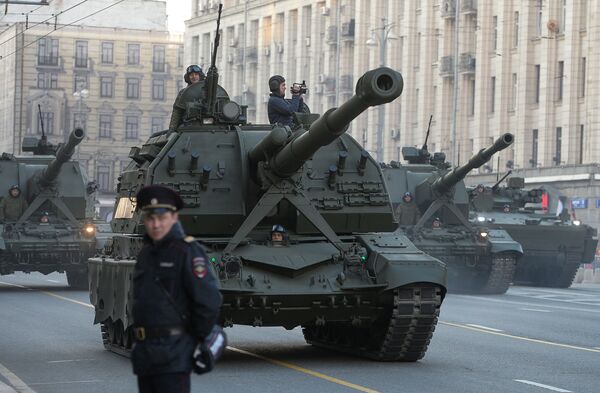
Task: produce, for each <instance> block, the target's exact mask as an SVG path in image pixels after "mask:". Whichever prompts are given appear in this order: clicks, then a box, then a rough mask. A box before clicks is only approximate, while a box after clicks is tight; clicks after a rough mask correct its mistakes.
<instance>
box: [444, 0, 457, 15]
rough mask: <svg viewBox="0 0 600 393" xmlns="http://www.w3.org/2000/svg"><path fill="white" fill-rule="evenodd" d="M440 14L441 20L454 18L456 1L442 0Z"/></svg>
mask: <svg viewBox="0 0 600 393" xmlns="http://www.w3.org/2000/svg"><path fill="white" fill-rule="evenodd" d="M440 13H441V15H442V18H454V17H455V16H456V0H443V1H442V6H441V8H440Z"/></svg>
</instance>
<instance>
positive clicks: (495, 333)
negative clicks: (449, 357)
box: [439, 321, 600, 353]
mask: <svg viewBox="0 0 600 393" xmlns="http://www.w3.org/2000/svg"><path fill="white" fill-rule="evenodd" d="M439 323H440V324H442V325H446V326H453V327H458V328H461V329H467V330H473V331H476V332H480V333H487V334H493V335H495V336H502V337H508V338H513V339H515V340H522V341H529V342H532V343H537V344H545V345H551V346H554V347H560V348H568V349H576V350H579V351H586V352H595V353H600V349H595V348H587V347H580V346H577V345H569V344H562V343H556V342H553V341H546V340H539V339H537V338H529V337H523V336H515V335H513V334H507V333H500V332H494V331H492V330H486V329H480V328H476V327H472V326H467V325H463V324H460V323H452V322H443V321H440V322H439Z"/></svg>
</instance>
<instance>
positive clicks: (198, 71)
mask: <svg viewBox="0 0 600 393" xmlns="http://www.w3.org/2000/svg"><path fill="white" fill-rule="evenodd" d="M205 78H206V75H204V72H202V68H200V66H199V65H196V64H193V65H191V66H189V67H188V68H187V69H186V70H185V75H184V76H183V80H184V81H185V82H186V83H187V87H190V86H191V85H193V84H195V83H198V82H200V81H203V80H204V79H205ZM187 87H186V88H185V89H187ZM185 89H181V91H180V92H179V94H177V98H175V104H177V101H179V97H181V94H182V93H183V92H184V91H185ZM184 116H185V109H183V108H180V107H178V106H176V105H173V113H172V114H171V122H170V123H169V133H172V132H175V131H176V130H177V128H178V127H179V126H180V125H181V123H183V117H184Z"/></svg>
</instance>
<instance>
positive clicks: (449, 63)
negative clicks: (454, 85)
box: [440, 56, 454, 78]
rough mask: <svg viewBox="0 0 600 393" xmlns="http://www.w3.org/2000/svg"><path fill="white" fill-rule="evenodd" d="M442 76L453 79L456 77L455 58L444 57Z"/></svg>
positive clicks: (441, 66)
mask: <svg viewBox="0 0 600 393" xmlns="http://www.w3.org/2000/svg"><path fill="white" fill-rule="evenodd" d="M440 76H441V77H444V78H452V77H453V76H454V57H453V56H444V57H442V58H441V59H440Z"/></svg>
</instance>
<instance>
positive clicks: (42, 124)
mask: <svg viewBox="0 0 600 393" xmlns="http://www.w3.org/2000/svg"><path fill="white" fill-rule="evenodd" d="M38 116H39V117H40V127H41V128H42V140H41V141H40V143H41V144H46V140H47V139H46V134H45V133H44V117H43V116H42V106H41V105H40V104H38Z"/></svg>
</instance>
